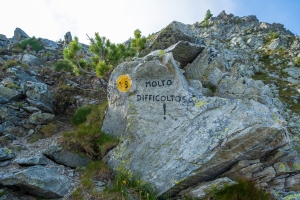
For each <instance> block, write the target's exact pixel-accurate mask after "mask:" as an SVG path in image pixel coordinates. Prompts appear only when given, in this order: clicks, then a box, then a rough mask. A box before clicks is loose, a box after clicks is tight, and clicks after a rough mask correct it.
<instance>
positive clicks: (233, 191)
mask: <svg viewBox="0 0 300 200" xmlns="http://www.w3.org/2000/svg"><path fill="white" fill-rule="evenodd" d="M237 182H238V184H236V185H232V186H225V188H223V189H221V190H217V189H215V190H214V191H213V194H212V199H213V200H254V199H255V200H272V199H273V198H272V195H271V194H270V193H268V192H266V191H265V190H263V189H259V188H257V187H255V185H254V183H253V182H251V181H249V180H246V179H238V180H237Z"/></svg>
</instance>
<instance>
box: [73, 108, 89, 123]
mask: <svg viewBox="0 0 300 200" xmlns="http://www.w3.org/2000/svg"><path fill="white" fill-rule="evenodd" d="M91 110H92V107H90V106H86V107H81V108H78V109H77V110H76V112H75V115H74V117H73V118H72V120H71V122H72V124H73V125H76V126H77V125H79V124H82V123H83V122H85V121H86V117H87V115H88V114H90V112H91Z"/></svg>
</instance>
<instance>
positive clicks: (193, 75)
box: [185, 48, 226, 85]
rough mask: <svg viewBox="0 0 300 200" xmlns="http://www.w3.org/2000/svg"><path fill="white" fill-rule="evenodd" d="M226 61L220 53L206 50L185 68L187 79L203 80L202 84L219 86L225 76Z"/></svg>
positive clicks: (211, 49)
mask: <svg viewBox="0 0 300 200" xmlns="http://www.w3.org/2000/svg"><path fill="white" fill-rule="evenodd" d="M225 66H226V64H225V61H224V59H223V57H222V56H221V55H220V53H219V52H218V51H217V50H215V49H213V48H210V49H204V50H203V51H202V53H201V54H199V55H198V57H197V58H196V59H195V60H194V62H193V63H191V64H190V65H188V66H187V67H186V68H185V76H186V78H187V79H192V80H201V82H202V84H204V83H209V84H212V85H218V84H219V82H220V80H221V79H222V77H223V76H224V75H225V74H224V73H223V72H225Z"/></svg>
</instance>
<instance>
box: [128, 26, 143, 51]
mask: <svg viewBox="0 0 300 200" xmlns="http://www.w3.org/2000/svg"><path fill="white" fill-rule="evenodd" d="M141 33H142V32H141V31H140V30H139V29H136V30H135V31H134V38H133V39H131V46H132V47H133V48H136V50H137V52H141V50H142V49H144V48H145V44H146V38H145V37H144V36H143V37H142V34H141Z"/></svg>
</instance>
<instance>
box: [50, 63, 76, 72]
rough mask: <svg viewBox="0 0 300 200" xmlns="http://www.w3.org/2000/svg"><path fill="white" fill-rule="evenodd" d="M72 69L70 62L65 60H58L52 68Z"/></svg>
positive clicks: (60, 69) (58, 70) (57, 69)
mask: <svg viewBox="0 0 300 200" xmlns="http://www.w3.org/2000/svg"><path fill="white" fill-rule="evenodd" d="M72 69H73V67H72V64H71V63H70V62H69V61H67V60H59V61H57V62H56V63H55V64H54V70H55V71H57V72H60V71H67V72H71V71H72Z"/></svg>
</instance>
